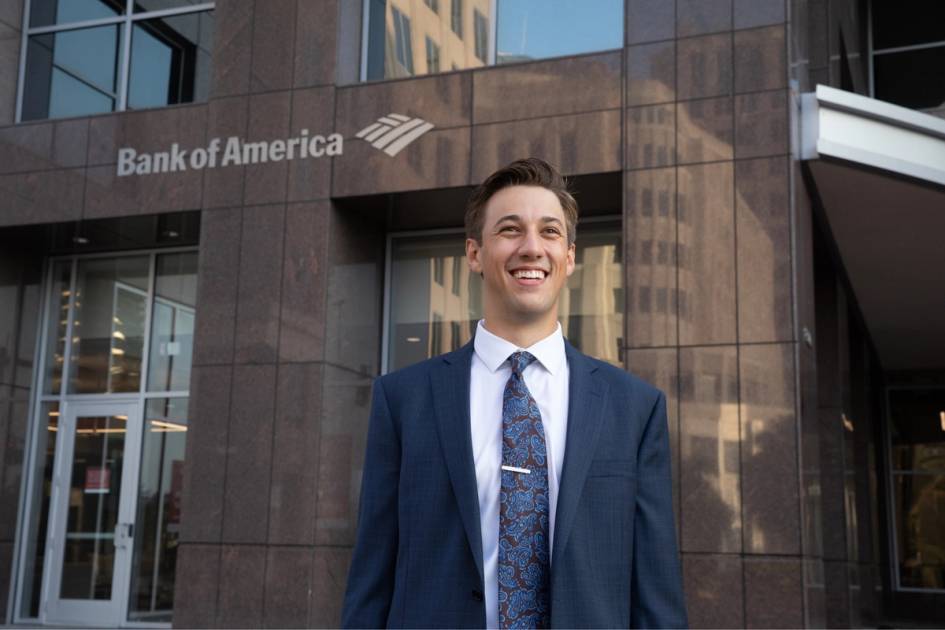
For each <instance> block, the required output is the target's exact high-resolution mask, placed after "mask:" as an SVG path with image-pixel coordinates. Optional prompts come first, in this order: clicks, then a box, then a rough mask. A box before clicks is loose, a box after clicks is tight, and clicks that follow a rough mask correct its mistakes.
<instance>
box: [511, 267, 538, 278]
mask: <svg viewBox="0 0 945 630" xmlns="http://www.w3.org/2000/svg"><path fill="white" fill-rule="evenodd" d="M514 275H515V277H516V278H533V279H536V280H541V279H542V278H544V277H545V272H544V271H542V270H541V269H519V270H517V271H515V272H514Z"/></svg>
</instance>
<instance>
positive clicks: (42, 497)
mask: <svg viewBox="0 0 945 630" xmlns="http://www.w3.org/2000/svg"><path fill="white" fill-rule="evenodd" d="M39 424H40V429H39V431H37V432H36V437H37V442H38V443H37V444H36V447H35V451H34V452H35V453H36V454H37V457H36V459H35V460H34V462H35V464H34V467H33V475H32V476H33V484H32V496H31V497H30V505H31V506H32V509H33V511H34V513H35V514H36V515H37V516H38V517H39V518H38V520H34V522H35V526H34V527H30V528H28V529H26V535H25V538H24V544H25V545H26V554H25V556H24V557H25V558H27V561H26V565H25V566H24V569H23V581H22V584H23V591H22V599H21V600H20V610H21V611H22V612H23V613H26V614H29V616H30V617H37V616H38V615H39V604H40V595H41V593H42V584H43V566H44V564H45V558H46V526H47V521H48V519H49V500H50V497H51V493H52V482H53V472H54V463H55V458H56V435H57V432H58V431H59V403H58V402H47V403H42V404H41V405H40V412H39Z"/></svg>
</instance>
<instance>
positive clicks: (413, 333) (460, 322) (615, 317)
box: [386, 222, 624, 370]
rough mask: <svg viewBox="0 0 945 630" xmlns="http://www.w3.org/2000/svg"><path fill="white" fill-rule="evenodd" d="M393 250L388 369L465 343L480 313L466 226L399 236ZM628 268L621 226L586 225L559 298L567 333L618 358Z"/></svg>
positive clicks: (591, 350)
mask: <svg viewBox="0 0 945 630" xmlns="http://www.w3.org/2000/svg"><path fill="white" fill-rule="evenodd" d="M391 251H392V256H391V285H390V292H389V295H390V298H389V299H390V302H389V305H388V306H389V312H390V320H389V322H388V340H387V345H386V350H387V353H388V354H387V366H386V368H387V370H394V369H397V368H400V367H404V366H406V365H410V364H411V363H416V362H418V361H421V360H423V359H426V358H428V357H430V356H435V355H437V354H440V353H442V352H448V351H450V350H455V349H457V348H459V347H461V346H462V345H464V344H466V343H467V342H468V341H469V340H470V339H471V338H472V335H473V333H474V332H475V327H476V324H477V322H478V321H479V319H480V318H481V317H482V301H481V291H482V286H481V283H482V280H481V279H480V277H479V276H477V275H474V274H472V273H470V272H469V268H468V266H467V264H466V257H465V255H464V254H463V239H462V234H461V233H455V234H446V235H443V236H419V237H397V238H393V239H392V242H391ZM622 269H623V264H622V239H621V236H620V230H619V228H618V227H615V226H614V225H613V224H612V223H610V222H606V223H599V224H595V223H590V222H589V223H588V224H587V225H582V226H581V228H580V229H579V231H578V240H577V256H576V265H575V271H574V274H573V275H572V276H571V278H570V279H569V282H568V287H567V288H566V289H565V290H563V291H562V293H561V299H560V302H559V319H560V321H561V326H562V331H563V332H564V335H565V336H566V337H567V338H568V340H569V341H571V342H572V343H574V344H575V345H576V346H577V347H579V348H580V349H581V350H582V351H583V352H585V353H587V354H590V355H591V356H595V357H598V358H600V359H603V360H605V361H608V362H610V363H613V364H615V365H620V362H621V356H622V353H621V344H622V337H623V321H624V320H623V312H622V311H623V298H622V296H623V271H622Z"/></svg>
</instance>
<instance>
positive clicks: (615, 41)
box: [364, 0, 623, 80]
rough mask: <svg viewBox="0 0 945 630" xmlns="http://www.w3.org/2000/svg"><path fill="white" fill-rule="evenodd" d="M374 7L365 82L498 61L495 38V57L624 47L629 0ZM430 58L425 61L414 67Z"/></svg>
mask: <svg viewBox="0 0 945 630" xmlns="http://www.w3.org/2000/svg"><path fill="white" fill-rule="evenodd" d="M367 6H368V25H367V32H366V33H365V37H366V38H367V57H366V65H365V74H364V78H365V79H366V80H377V79H389V78H396V77H402V76H409V75H412V74H422V73H433V72H439V71H441V70H447V69H452V70H462V69H466V68H478V67H482V66H484V65H488V64H489V63H492V61H491V55H492V49H493V43H495V44H496V47H495V48H496V58H495V63H511V62H515V61H527V60H530V59H543V58H547V57H558V56H564V55H575V54H580V53H586V52H592V51H595V50H610V49H616V48H620V47H621V46H623V0H595V1H594V2H593V3H587V2H581V1H579V0H465V1H464V0H449V3H448V4H446V5H444V6H445V7H446V9H445V10H444V11H443V15H441V14H440V12H439V8H440V5H439V3H438V2H431V1H426V2H425V3H423V4H421V3H419V2H406V1H405V0H369V2H368V3H367ZM431 9H432V10H431ZM467 21H469V24H467ZM411 30H412V31H413V32H415V33H416V34H417V38H416V41H414V40H412V39H411V38H410V32H411ZM415 46H416V48H415V49H414V47H415ZM421 46H423V48H421ZM423 57H425V58H426V60H427V63H426V64H425V65H422V64H418V65H417V66H414V65H413V58H423Z"/></svg>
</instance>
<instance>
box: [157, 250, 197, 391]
mask: <svg viewBox="0 0 945 630" xmlns="http://www.w3.org/2000/svg"><path fill="white" fill-rule="evenodd" d="M154 290H155V300H154V310H153V313H152V317H151V343H150V348H151V351H150V357H149V360H148V362H149V364H150V365H149V369H148V391H152V392H153V391H186V390H187V389H189V387H190V364H191V355H192V351H193V343H194V342H193V339H194V306H195V305H196V303H197V254H196V252H187V253H183V254H165V255H162V256H158V257H157V269H156V272H155V280H154Z"/></svg>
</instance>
